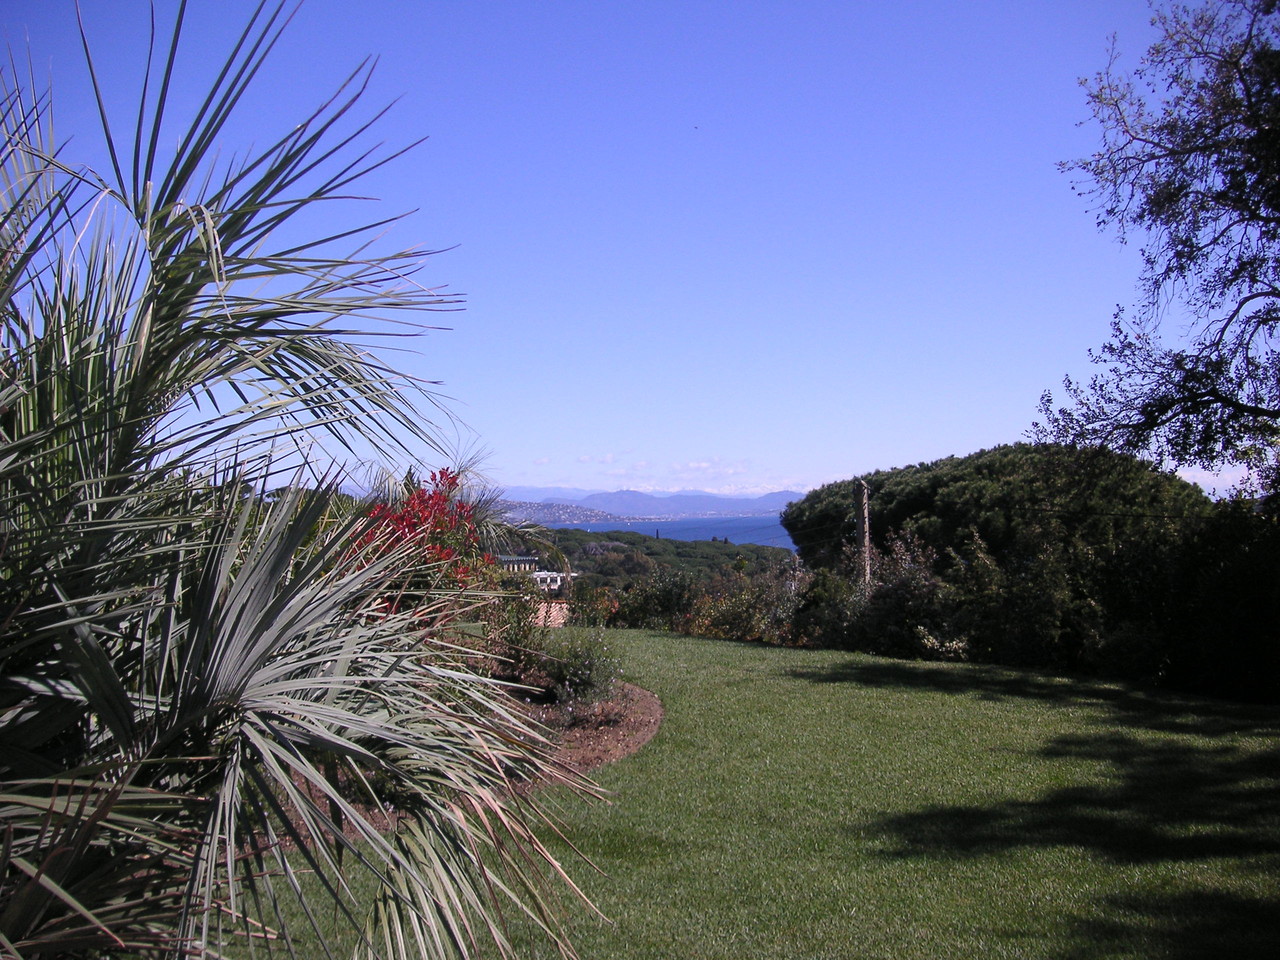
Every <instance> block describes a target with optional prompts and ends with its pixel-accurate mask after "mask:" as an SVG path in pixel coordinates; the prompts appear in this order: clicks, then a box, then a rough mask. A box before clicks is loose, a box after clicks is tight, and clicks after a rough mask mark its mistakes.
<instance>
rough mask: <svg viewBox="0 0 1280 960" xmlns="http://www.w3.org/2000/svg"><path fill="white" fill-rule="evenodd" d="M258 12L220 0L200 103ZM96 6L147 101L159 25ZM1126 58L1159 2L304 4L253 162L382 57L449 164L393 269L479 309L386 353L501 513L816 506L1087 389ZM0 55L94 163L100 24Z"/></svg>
mask: <svg viewBox="0 0 1280 960" xmlns="http://www.w3.org/2000/svg"><path fill="white" fill-rule="evenodd" d="M155 5H156V9H157V11H158V17H159V20H160V21H161V22H162V23H163V22H165V21H167V20H168V19H169V18H170V17H171V16H172V11H173V10H174V9H176V6H177V3H176V0H155ZM254 5H255V4H254V3H252V2H246V0H192V3H191V10H190V20H189V23H188V27H187V33H186V38H187V40H188V41H189V42H188V43H187V45H186V48H185V50H186V55H187V59H186V60H185V61H184V64H185V69H186V70H187V71H188V72H187V73H184V74H183V81H182V83H183V85H181V86H180V87H179V88H178V95H177V97H176V99H177V101H178V104H179V106H178V109H181V107H182V105H183V104H184V103H185V104H187V105H188V106H189V105H190V103H191V102H192V98H193V97H194V96H195V92H196V91H197V90H198V89H200V87H201V82H202V81H204V80H207V78H208V76H209V71H210V70H211V69H212V68H213V66H214V65H215V64H217V63H218V62H220V57H221V55H222V53H223V52H224V51H225V50H226V49H228V45H229V43H230V42H231V41H232V39H233V38H234V35H235V34H236V32H237V31H238V29H239V28H240V27H241V26H242V25H243V24H244V23H245V22H246V21H247V18H248V16H249V13H250V12H251V10H252V8H253V6H254ZM81 9H82V11H83V16H84V21H85V25H86V29H87V32H88V37H89V43H90V45H91V47H92V49H93V51H94V56H95V58H96V61H97V64H98V66H99V68H100V69H101V71H102V75H103V77H104V78H105V82H106V84H107V86H108V88H109V92H110V94H112V95H113V96H116V97H118V98H119V100H118V103H117V104H116V105H117V106H123V105H124V104H127V103H128V102H130V97H131V96H132V95H133V92H134V91H135V90H136V89H137V86H138V83H139V81H140V78H141V72H142V65H143V62H144V56H145V48H146V42H147V36H148V29H149V26H148V13H147V11H148V5H147V3H145V2H143V0H81ZM1112 34H1116V35H1117V37H1118V46H1119V49H1120V51H1121V54H1122V57H1123V59H1122V61H1121V64H1122V65H1124V64H1128V65H1133V64H1135V63H1136V61H1137V58H1138V57H1139V56H1140V54H1141V52H1142V51H1143V50H1144V49H1145V48H1146V46H1147V45H1148V43H1149V42H1150V41H1151V40H1152V39H1153V33H1152V28H1151V26H1150V11H1149V9H1148V7H1147V5H1146V3H1145V2H1144V0H1059V2H1053V3H1048V2H1044V0H1003V2H996V0H971V2H966V3H956V2H954V0H899V2H895V3H888V4H886V3H874V4H872V3H858V2H853V0H848V2H835V0H826V2H816V0H814V2H811V0H786V2H782V0H778V2H761V0H740V2H730V0H705V2H699V0H632V2H600V0H593V2H577V0H545V2H536V0H504V2H498V0H469V2H464V0H448V2H434V0H305V2H304V3H303V4H302V7H301V9H300V11H299V12H298V13H297V15H296V16H295V18H294V21H293V22H292V24H291V25H290V28H289V29H288V30H287V31H286V33H285V36H284V38H283V41H282V44H281V46H280V47H279V49H278V50H277V51H276V53H275V54H274V55H273V59H272V61H271V62H270V64H269V69H268V71H267V72H266V74H265V75H264V76H263V78H262V82H261V83H260V85H259V87H258V88H257V93H256V95H255V97H254V98H253V99H251V100H250V101H249V102H248V103H246V105H245V110H244V113H243V114H242V116H241V117H240V118H239V120H238V123H237V125H236V126H235V127H234V128H233V129H232V130H231V131H230V132H229V137H230V138H231V139H232V140H233V141H235V142H231V143H228V144H227V145H226V149H228V150H229V151H232V150H236V149H242V148H243V147H244V146H245V145H247V144H250V143H263V142H265V141H267V140H268V138H269V137H270V136H271V135H272V134H278V133H280V132H283V131H284V130H287V129H288V128H289V126H291V125H292V123H294V122H296V121H298V120H300V119H302V118H303V117H305V116H306V115H307V114H308V113H309V112H310V110H311V109H313V108H314V107H315V106H317V105H318V104H319V103H321V102H322V101H323V100H324V99H325V97H326V96H327V94H328V93H329V92H331V91H332V90H333V89H334V88H335V87H336V86H337V85H338V84H339V83H340V82H341V81H342V80H343V79H344V78H345V76H346V75H347V73H348V72H349V71H350V70H352V69H354V68H355V67H356V66H357V65H358V64H359V63H360V62H361V61H362V60H363V59H364V58H365V57H368V56H373V57H376V58H377V60H378V63H377V67H376V70H375V73H374V79H373V82H372V84H371V87H370V90H369V91H368V93H367V95H366V102H367V103H368V105H369V110H368V112H369V113H372V112H374V110H375V109H376V108H378V107H381V106H383V105H384V104H387V103H390V102H391V101H395V103H394V105H393V106H392V107H391V109H390V111H389V112H388V113H387V115H386V116H385V117H383V118H382V119H381V120H380V121H379V123H378V125H377V127H376V128H375V132H376V139H380V140H383V141H385V142H386V143H388V144H389V145H392V146H399V145H403V144H407V143H410V142H413V141H416V140H418V139H420V138H422V137H426V138H427V139H426V140H425V142H424V143H422V144H421V145H420V146H418V147H417V148H415V149H414V150H413V151H411V152H410V153H409V154H408V155H406V156H405V157H403V158H401V159H400V160H398V161H397V162H396V163H395V164H394V165H393V166H391V167H389V168H387V169H385V170H383V171H379V173H378V174H376V175H375V176H374V177H372V178H371V179H370V181H369V182H368V184H367V185H366V188H365V189H366V192H368V193H369V194H370V195H371V196H374V197H377V198H378V204H377V205H376V206H375V207H373V208H372V211H371V212H366V213H362V214H361V215H362V216H366V217H369V218H370V219H372V217H374V216H384V215H389V214H398V213H402V212H406V211H414V212H413V213H412V214H411V215H410V216H408V217H407V218H406V219H405V220H403V221H401V222H399V223H397V224H396V225H395V227H394V228H392V229H391V230H390V231H389V233H388V236H387V237H386V238H384V239H385V242H386V243H387V244H388V245H389V246H395V247H403V246H410V245H421V246H423V247H426V248H429V249H435V250H441V251H442V252H440V253H438V254H436V255H434V256H433V257H432V258H431V259H430V262H429V266H428V269H427V270H426V271H425V273H424V277H425V278H426V279H425V280H424V282H426V283H428V284H429V285H430V286H432V287H433V288H435V287H438V288H440V289H441V291H442V292H445V293H450V294H461V295H464V296H465V301H466V308H465V310H463V311H462V312H458V313H451V314H447V315H439V316H435V317H432V318H430V320H431V322H435V323H439V324H443V325H445V326H447V327H449V328H451V329H448V330H440V331H434V332H430V333H428V334H425V335H424V336H422V337H421V338H418V339H415V340H413V341H411V342H406V343H403V344H401V345H400V346H401V350H400V351H398V352H397V353H395V354H394V355H392V356H391V360H392V362H393V363H394V364H395V365H397V366H399V367H401V368H403V369H405V370H406V371H407V372H409V373H412V374H414V375H416V376H420V377H424V378H428V379H430V380H433V381H439V382H440V384H441V385H440V387H438V390H439V391H440V392H441V393H442V394H443V395H445V396H446V397H447V398H448V399H447V407H448V409H449V410H450V411H451V413H452V415H453V418H454V422H453V423H452V424H449V423H442V424H441V431H442V434H443V436H444V439H445V440H446V442H447V443H448V444H449V445H450V447H451V448H454V449H458V450H460V451H462V452H465V453H467V454H470V455H479V456H481V458H482V460H481V468H482V470H483V471H484V473H485V474H486V475H487V476H488V477H489V478H490V480H491V481H492V482H493V483H495V484H497V485H498V486H503V487H508V486H530V485H532V486H561V487H576V488H582V489H590V490H618V489H636V490H645V491H651V492H659V491H674V490H685V489H698V490H707V491H713V492H721V493H739V494H748V493H751V494H755V493H761V492H765V491H773V490H796V491H804V490H808V489H811V488H813V487H815V486H818V485H820V484H822V483H826V482H830V481H834V480H840V479H846V478H849V477H852V476H856V475H858V474H860V473H864V472H866V471H869V470H875V469H882V468H890V467H895V466H904V465H908V464H912V463H918V462H922V461H928V460H933V459H937V458H939V457H944V456H948V455H953V454H954V455H964V454H967V453H972V452H975V451H977V450H980V449H984V448H986V447H990V446H993V445H996V444H1000V443H1012V442H1016V441H1018V440H1022V439H1025V437H1026V432H1027V430H1028V428H1029V427H1030V425H1031V423H1032V421H1033V420H1034V419H1035V418H1036V408H1037V405H1038V402H1039V398H1040V395H1041V393H1042V392H1043V391H1045V390H1047V389H1048V390H1053V389H1057V388H1060V386H1061V383H1062V379H1063V377H1064V375H1068V374H1070V375H1072V376H1074V377H1076V378H1080V377H1087V376H1088V375H1089V373H1090V364H1089V361H1088V355H1087V352H1088V350H1089V348H1091V347H1097V346H1099V345H1100V344H1102V343H1103V342H1104V341H1105V340H1106V338H1107V336H1108V332H1109V324H1110V320H1111V317H1112V315H1113V313H1114V312H1115V309H1116V307H1117V305H1121V304H1131V303H1133V302H1135V300H1136V299H1137V293H1138V291H1137V279H1138V273H1139V269H1140V258H1139V254H1138V251H1137V249H1136V248H1135V247H1133V246H1128V247H1126V246H1122V245H1121V244H1119V243H1118V242H1117V241H1116V239H1115V238H1114V237H1113V236H1112V235H1109V234H1106V233H1101V232H1099V231H1098V230H1097V228H1096V227H1095V225H1094V217H1093V215H1092V213H1091V210H1090V205H1089V201H1088V199H1087V198H1082V197H1080V196H1077V195H1076V192H1075V191H1074V190H1073V187H1072V178H1071V176H1070V175H1069V174H1064V173H1062V172H1060V171H1059V170H1058V168H1057V164H1058V162H1059V161H1063V160H1071V159H1075V158H1079V157H1082V156H1086V155H1088V154H1089V153H1091V152H1092V151H1093V150H1094V149H1096V147H1097V145H1098V142H1099V131H1098V130H1097V128H1096V127H1094V126H1092V125H1091V124H1090V123H1088V122H1087V121H1088V117H1089V113H1088V108H1087V104H1086V100H1085V95H1084V92H1083V90H1082V89H1081V88H1080V86H1079V78H1080V77H1083V76H1088V75H1091V74H1093V73H1094V72H1096V71H1097V70H1099V69H1100V68H1101V67H1102V66H1104V64H1105V62H1106V59H1107V51H1108V43H1109V37H1110V36H1111V35H1112ZM0 37H3V39H4V40H5V41H6V42H7V43H8V45H9V46H10V48H11V49H12V50H14V51H15V52H16V53H17V54H18V56H19V57H20V58H21V59H23V60H25V58H26V57H27V55H28V52H29V56H30V59H31V62H32V64H33V66H34V71H35V74H36V76H37V77H40V78H42V79H43V78H48V79H49V80H50V81H51V83H52V88H53V96H54V103H55V110H56V117H57V120H56V122H57V126H58V131H59V134H60V135H61V136H71V137H72V144H71V146H72V152H74V148H76V147H77V146H78V144H80V143H84V144H85V145H86V146H85V149H86V150H90V149H91V148H90V147H89V146H88V145H89V144H91V142H92V136H93V133H94V129H93V128H94V122H95V121H94V114H93V112H92V104H91V101H90V100H89V99H88V85H87V74H86V72H85V68H84V64H83V59H84V58H83V54H82V52H81V50H80V40H79V35H78V33H77V30H76V26H75V4H74V2H73V0H5V2H4V3H2V4H0ZM81 130H83V131H84V134H83V136H81V134H80V133H79V131H81ZM77 138H79V139H77ZM422 456H423V458H424V460H426V461H427V463H428V465H432V464H434V461H436V460H438V459H439V457H438V456H434V455H432V454H430V453H429V452H428V451H423V452H422Z"/></svg>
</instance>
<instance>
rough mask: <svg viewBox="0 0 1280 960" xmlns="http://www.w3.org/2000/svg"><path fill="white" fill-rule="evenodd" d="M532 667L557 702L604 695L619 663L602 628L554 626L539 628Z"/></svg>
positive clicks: (615, 676)
mask: <svg viewBox="0 0 1280 960" xmlns="http://www.w3.org/2000/svg"><path fill="white" fill-rule="evenodd" d="M532 652H533V653H534V654H535V655H536V657H537V662H536V667H535V669H536V670H537V671H538V672H540V673H541V674H542V675H543V676H544V677H545V680H546V685H545V689H547V690H548V691H549V692H550V693H551V694H552V696H554V697H555V700H556V702H557V703H561V704H569V703H593V702H595V701H596V700H600V699H603V698H605V697H606V696H608V694H609V691H610V690H611V689H612V688H613V684H614V681H615V680H617V679H618V673H619V669H620V668H619V663H618V659H617V657H615V656H614V655H613V652H612V650H611V649H610V647H609V643H608V639H607V637H606V635H605V632H604V628H603V627H557V628H554V629H550V630H543V631H540V632H539V634H538V637H537V643H536V649H535V650H533V651H532Z"/></svg>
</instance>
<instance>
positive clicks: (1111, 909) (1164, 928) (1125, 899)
mask: <svg viewBox="0 0 1280 960" xmlns="http://www.w3.org/2000/svg"><path fill="white" fill-rule="evenodd" d="M1104 906H1105V914H1106V916H1105V918H1103V919H1099V918H1098V917H1097V916H1093V917H1090V918H1088V919H1080V920H1077V921H1076V922H1075V923H1074V924H1073V925H1072V930H1071V933H1072V936H1071V943H1070V944H1069V945H1068V946H1067V947H1066V948H1065V949H1064V951H1063V952H1062V953H1061V954H1060V957H1061V960H1102V958H1105V957H1114V956H1116V955H1124V956H1142V957H1148V958H1151V960H1157V958H1158V960H1205V958H1206V957H1222V958H1228V957H1229V958H1230V960H1274V957H1275V956H1276V949H1277V944H1280V902H1277V901H1276V900H1275V899H1264V898H1261V897H1241V896H1235V895H1231V894H1224V893H1218V892H1210V893H1196V894H1183V895H1179V896H1166V897H1138V896H1127V895H1126V896H1116V897H1107V898H1106V899H1105V901H1104Z"/></svg>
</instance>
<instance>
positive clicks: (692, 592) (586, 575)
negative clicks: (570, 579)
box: [554, 529, 798, 643]
mask: <svg viewBox="0 0 1280 960" xmlns="http://www.w3.org/2000/svg"><path fill="white" fill-rule="evenodd" d="M554 536H555V540H556V546H557V547H558V548H559V549H560V550H561V552H562V553H563V554H564V556H565V558H566V559H567V560H568V562H569V564H570V566H571V567H572V569H573V570H574V572H575V573H576V574H577V578H576V579H575V581H574V584H573V598H572V602H571V608H570V609H571V616H572V619H573V622H574V623H578V624H590V625H598V624H606V625H608V626H611V627H641V628H647V629H657V630H671V631H674V632H677V633H686V634H693V635H696V636H705V637H712V638H717V639H732V640H759V641H764V642H767V643H788V642H791V640H792V624H793V615H794V612H795V607H796V604H797V602H798V594H797V584H798V581H797V573H796V564H795V555H794V554H793V553H792V552H791V551H790V550H785V549H782V548H780V547H765V546H759V545H756V544H732V543H724V542H720V541H714V540H692V541H690V540H670V539H659V538H657V537H648V536H645V535H644V534H640V533H631V532H623V531H611V532H608V533H591V532H589V531H586V530H572V529H567V530H556V531H554Z"/></svg>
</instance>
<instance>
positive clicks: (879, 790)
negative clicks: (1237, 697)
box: [532, 631, 1280, 960]
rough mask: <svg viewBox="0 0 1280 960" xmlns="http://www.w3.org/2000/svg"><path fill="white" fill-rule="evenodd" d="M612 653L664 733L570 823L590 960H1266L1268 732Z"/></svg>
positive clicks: (1208, 705)
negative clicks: (586, 908) (579, 860)
mask: <svg viewBox="0 0 1280 960" xmlns="http://www.w3.org/2000/svg"><path fill="white" fill-rule="evenodd" d="M614 640H615V642H614V648H615V649H616V650H618V651H619V652H620V654H621V656H622V657H623V662H624V665H625V674H626V677H627V679H629V680H631V681H633V682H635V683H638V684H640V685H641V686H644V687H647V688H649V689H651V690H653V691H655V692H656V693H657V694H658V695H659V696H660V697H661V698H662V700H663V703H664V704H665V706H666V710H667V716H666V720H665V722H664V724H663V727H662V729H661V731H660V732H659V734H658V736H657V737H656V738H655V739H654V740H653V741H652V742H651V743H650V744H649V745H648V746H646V747H645V748H644V749H643V750H642V751H641V752H640V753H639V754H637V755H636V756H634V757H631V758H629V759H627V760H624V761H622V762H620V763H618V764H614V765H612V766H610V767H608V768H606V769H603V770H601V771H599V772H598V775H597V779H598V780H599V781H600V782H601V783H602V784H603V785H605V786H606V787H608V788H609V789H610V790H612V791H613V793H614V796H613V800H612V803H610V804H608V805H604V804H597V805H586V804H582V803H580V802H576V801H574V802H566V803H564V804H563V805H561V806H559V810H560V812H561V814H562V816H563V820H564V825H565V829H566V832H567V833H568V835H569V836H570V837H571V838H572V839H573V840H574V841H575V842H576V843H577V844H578V845H579V847H580V848H581V849H582V851H583V852H584V853H585V854H586V855H587V856H589V857H590V858H591V859H592V860H593V861H594V862H595V863H596V864H597V865H598V866H599V867H600V868H602V870H603V871H604V875H597V874H593V873H592V872H591V871H589V870H588V869H585V868H583V867H582V865H581V864H576V865H574V866H575V869H574V870H573V872H574V874H575V876H577V878H578V879H579V880H580V881H581V883H582V884H583V886H584V887H585V889H586V890H587V891H588V892H589V894H590V895H591V896H592V898H593V899H594V900H595V902H596V903H597V904H598V905H599V907H600V908H601V909H602V910H603V912H604V913H605V914H606V915H607V916H608V917H609V918H610V921H611V922H609V923H603V922H600V921H598V920H595V919H593V918H591V917H590V916H588V915H587V914H585V913H581V914H579V915H577V916H576V917H575V919H574V922H573V930H574V932H575V938H576V942H577V944H578V946H579V949H580V951H581V953H582V956H583V957H584V958H586V960H626V958H654V960H659V958H661V960H672V958H680V960H701V958H734V960H743V958H752V960H766V958H783V957H794V958H805V960H818V958H842V960H845V958H858V960H863V958H865V960H871V958H885V960H890V958H891V960H907V958H930V960H936V958H963V957H973V958H984V960H985V958H994V957H1016V958H1054V960H1086V958H1088V960H1094V958H1118V957H1134V958H1139V957H1141V958H1144V960H1150V958H1169V960H1174V958H1177V960H1191V958H1201V957H1231V958H1233V960H1240V958H1252V957H1257V958H1262V957H1266V958H1267V960H1274V958H1275V957H1276V956H1277V955H1280V710H1276V709H1261V708H1249V707H1240V706H1234V705H1229V704H1222V703H1218V702H1208V701H1200V700H1192V699H1185V698H1178V697H1173V696H1166V695H1151V694H1146V693H1143V692H1140V691H1135V690H1133V689H1131V688H1127V687H1124V686H1119V685H1109V684H1102V683H1096V682H1090V681H1071V680H1063V679H1058V678H1054V677H1050V676H1045V675H1041V674H1033V673H1027V672H1022V671H1014V670H1002V669H994V668H983V667H971V666H956V665H945V664H921V663H905V662H900V661H892V660H883V659H877V658H872V657H865V656H860V655H853V654H846V653H837V652H831V651H812V650H787V649H777V648H767V647H756V646H747V645H741V644H732V643H725V642H722V641H703V640H694V639H689V638H686V637H674V636H669V635H665V634H656V633H646V632H641V631H626V632H619V633H618V634H617V635H616V636H615V638H614ZM1278 682H1280V681H1278ZM565 855H566V856H571V855H570V854H567V853H566V854H565ZM532 955H534V956H550V955H551V954H550V953H548V952H545V951H544V952H538V951H537V950H533V951H532Z"/></svg>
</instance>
